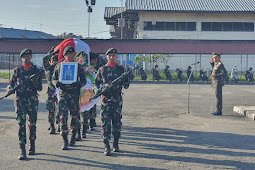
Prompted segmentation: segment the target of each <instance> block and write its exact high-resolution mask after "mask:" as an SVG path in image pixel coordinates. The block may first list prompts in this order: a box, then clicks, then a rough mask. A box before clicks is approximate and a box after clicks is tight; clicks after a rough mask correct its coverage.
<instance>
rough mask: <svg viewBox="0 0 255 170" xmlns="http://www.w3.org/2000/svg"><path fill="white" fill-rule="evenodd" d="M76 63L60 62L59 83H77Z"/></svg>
mask: <svg viewBox="0 0 255 170" xmlns="http://www.w3.org/2000/svg"><path fill="white" fill-rule="evenodd" d="M77 71H78V62H62V63H61V66H60V76H59V82H61V83H63V84H72V83H74V82H76V81H77Z"/></svg>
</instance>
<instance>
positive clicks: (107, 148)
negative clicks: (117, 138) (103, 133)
mask: <svg viewBox="0 0 255 170" xmlns="http://www.w3.org/2000/svg"><path fill="white" fill-rule="evenodd" d="M104 155H105V156H110V155H111V149H110V144H109V141H108V140H105V141H104Z"/></svg>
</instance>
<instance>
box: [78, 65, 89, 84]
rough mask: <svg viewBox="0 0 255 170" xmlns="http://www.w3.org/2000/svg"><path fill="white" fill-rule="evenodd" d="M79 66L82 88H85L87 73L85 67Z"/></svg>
mask: <svg viewBox="0 0 255 170" xmlns="http://www.w3.org/2000/svg"><path fill="white" fill-rule="evenodd" d="M78 66H79V69H78V70H79V75H80V82H79V83H80V87H83V86H85V85H86V83H87V79H86V75H85V71H84V69H83V66H82V65H80V64H79V65H78Z"/></svg>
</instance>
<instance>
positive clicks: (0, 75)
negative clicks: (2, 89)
mask: <svg viewBox="0 0 255 170" xmlns="http://www.w3.org/2000/svg"><path fill="white" fill-rule="evenodd" d="M10 76H12V73H11V75H10ZM0 78H3V79H9V73H8V72H0Z"/></svg>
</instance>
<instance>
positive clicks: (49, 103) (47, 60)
mask: <svg viewBox="0 0 255 170" xmlns="http://www.w3.org/2000/svg"><path fill="white" fill-rule="evenodd" d="M53 49H54V48H53ZM48 54H49V53H48ZM43 61H44V62H43V67H44V69H45V70H46V69H47V70H46V78H47V81H48V88H47V92H46V109H47V110H48V121H49V123H50V134H55V133H56V131H55V126H54V122H55V113H56V123H59V114H58V112H57V106H58V100H57V96H54V93H55V90H56V88H55V86H54V85H53V83H52V75H53V72H54V68H55V67H50V68H49V66H50V65H54V64H56V62H58V56H57V55H53V56H51V55H46V56H45V57H44V58H43ZM58 127H59V126H58ZM58 131H60V129H59V128H58Z"/></svg>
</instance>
